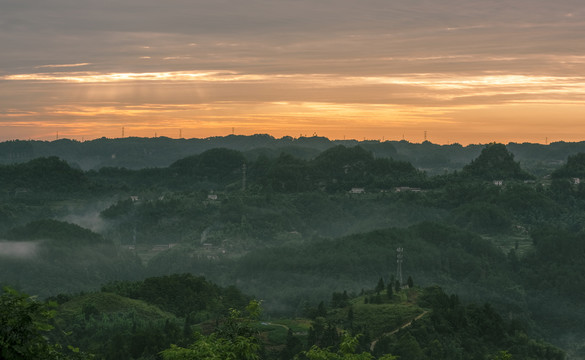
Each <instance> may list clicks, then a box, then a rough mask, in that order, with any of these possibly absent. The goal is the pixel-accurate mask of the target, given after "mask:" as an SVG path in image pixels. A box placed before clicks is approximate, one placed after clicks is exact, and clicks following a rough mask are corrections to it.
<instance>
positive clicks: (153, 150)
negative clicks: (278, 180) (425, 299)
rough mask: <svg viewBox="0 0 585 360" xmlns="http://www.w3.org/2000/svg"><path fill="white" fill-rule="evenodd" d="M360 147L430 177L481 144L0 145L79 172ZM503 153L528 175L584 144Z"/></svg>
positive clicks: (1, 153) (257, 139)
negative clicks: (220, 153) (221, 152)
mask: <svg viewBox="0 0 585 360" xmlns="http://www.w3.org/2000/svg"><path fill="white" fill-rule="evenodd" d="M358 144H359V145H360V146H361V147H362V148H364V149H366V150H368V151H371V152H372V153H373V154H374V156H375V157H376V158H387V157H391V158H393V159H395V160H404V161H408V162H410V163H412V164H413V165H414V166H415V167H417V168H419V169H423V170H426V171H427V172H428V173H429V174H441V173H444V172H445V171H452V170H456V169H461V168H462V167H463V166H464V165H466V164H468V163H470V162H471V160H473V159H474V158H476V157H477V156H478V155H479V153H480V151H481V149H482V148H483V146H484V145H481V144H477V145H468V146H461V145H459V144H452V145H438V144H433V143H431V142H428V141H425V142H423V143H410V142H407V141H404V140H403V141H383V142H381V141H375V140H364V141H357V140H329V139H327V138H324V137H300V138H292V137H283V138H279V139H277V138H274V137H272V136H270V135H251V136H244V135H229V136H225V137H212V138H205V139H171V138H166V137H158V138H135V137H129V138H118V139H107V138H100V139H95V140H91V141H84V142H79V141H74V140H68V139H60V140H55V141H37V140H30V141H23V140H17V141H6V142H3V143H0V163H4V164H9V163H13V162H25V161H28V160H31V159H34V158H36V157H41V156H44V157H46V156H57V157H59V158H61V159H64V160H66V161H68V162H69V163H71V164H76V166H78V167H79V168H81V169H84V170H89V169H99V168H101V167H124V168H128V169H140V168H146V167H166V166H169V165H170V164H172V163H173V162H175V161H177V160H179V159H182V158H185V157H187V156H190V155H195V154H200V153H202V152H204V151H206V150H209V149H213V148H227V149H232V150H238V151H240V152H242V153H243V155H244V156H245V157H246V158H247V159H249V160H255V159H256V158H258V157H259V156H266V157H268V158H274V157H277V156H279V155H280V154H281V153H286V154H290V155H292V156H294V157H297V158H300V159H305V160H307V159H312V158H314V157H316V156H317V155H318V154H319V153H321V152H322V151H324V150H326V149H328V148H331V147H334V146H337V145H344V146H346V147H352V146H355V145H358ZM506 147H507V149H508V150H509V151H510V152H511V153H513V154H514V155H515V158H516V160H517V161H519V162H520V163H521V164H522V166H523V167H524V168H525V169H527V170H530V171H531V172H532V173H534V174H537V175H540V174H544V173H546V172H548V171H549V170H551V169H554V168H556V167H558V166H560V165H561V164H562V163H563V162H564V161H565V160H566V159H567V156H569V155H573V154H576V153H578V152H585V142H576V143H566V142H555V143H551V144H548V145H542V144H532V143H510V144H507V145H506Z"/></svg>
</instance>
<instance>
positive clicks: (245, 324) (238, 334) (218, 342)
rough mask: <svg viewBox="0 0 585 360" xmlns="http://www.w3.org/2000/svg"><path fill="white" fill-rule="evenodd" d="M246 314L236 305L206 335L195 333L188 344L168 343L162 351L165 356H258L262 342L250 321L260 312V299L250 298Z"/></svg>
mask: <svg viewBox="0 0 585 360" xmlns="http://www.w3.org/2000/svg"><path fill="white" fill-rule="evenodd" d="M246 312H247V313H248V314H247V315H246V316H242V314H241V312H240V311H238V310H235V309H231V310H230V315H229V317H228V318H227V319H225V320H224V322H223V323H222V324H221V325H220V326H219V327H218V328H217V329H216V331H215V332H213V333H212V334H211V335H209V336H203V335H201V334H197V335H196V337H197V340H196V341H195V342H194V343H193V344H191V345H189V346H188V347H187V348H183V347H179V346H177V345H171V347H170V348H169V349H166V350H164V351H162V352H161V355H162V357H163V359H164V360H187V359H202V360H203V359H204V360H224V359H233V360H236V359H238V360H240V359H242V360H259V359H260V354H259V353H260V349H261V344H260V341H259V339H258V338H257V337H256V335H257V334H256V332H255V331H254V329H252V327H251V324H250V323H251V321H252V320H255V319H257V318H258V317H259V316H260V312H261V307H260V302H259V301H257V300H252V301H250V303H249V304H248V306H247V307H246Z"/></svg>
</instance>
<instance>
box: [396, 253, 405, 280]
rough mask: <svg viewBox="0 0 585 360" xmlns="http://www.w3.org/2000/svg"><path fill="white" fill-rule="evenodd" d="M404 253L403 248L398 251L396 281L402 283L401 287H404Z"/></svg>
mask: <svg viewBox="0 0 585 360" xmlns="http://www.w3.org/2000/svg"><path fill="white" fill-rule="evenodd" d="M403 251H404V249H403V248H401V247H399V248H397V249H396V280H398V281H399V282H400V286H402V256H403V254H402V252H403Z"/></svg>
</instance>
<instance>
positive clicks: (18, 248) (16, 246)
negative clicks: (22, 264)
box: [0, 240, 39, 259]
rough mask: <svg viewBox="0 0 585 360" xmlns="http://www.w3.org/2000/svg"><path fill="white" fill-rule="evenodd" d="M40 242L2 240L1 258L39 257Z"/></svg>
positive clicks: (0, 247)
mask: <svg viewBox="0 0 585 360" xmlns="http://www.w3.org/2000/svg"><path fill="white" fill-rule="evenodd" d="M38 246H39V241H7V240H0V258H3V257H5V258H6V257H7V258H11V259H32V258H34V257H35V256H36V255H37V252H38Z"/></svg>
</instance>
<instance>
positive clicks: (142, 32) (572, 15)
mask: <svg viewBox="0 0 585 360" xmlns="http://www.w3.org/2000/svg"><path fill="white" fill-rule="evenodd" d="M29 2H31V4H28V3H29ZM32 2H33V0H21V1H19V2H9V3H7V4H6V5H3V9H2V10H3V11H2V12H1V13H0V45H1V46H2V48H3V49H4V50H3V56H2V57H1V58H0V100H1V101H0V141H6V140H11V139H43V140H52V139H55V138H56V137H57V136H59V137H60V138H65V137H66V138H71V139H76V140H89V139H93V138H98V137H102V136H106V137H111V138H115V137H121V136H122V134H124V136H144V137H150V136H155V135H157V136H167V137H172V138H178V137H179V136H182V137H185V138H192V137H209V136H222V135H228V134H231V133H232V132H234V133H236V134H255V133H268V134H271V135H273V136H275V137H281V136H285V135H290V136H293V137H297V136H299V135H301V134H302V135H304V136H311V135H314V134H316V135H319V136H326V137H329V138H332V139H343V138H348V139H350V138H351V139H358V140H362V139H379V140H401V139H406V140H408V141H411V142H421V141H423V140H424V136H425V132H426V136H427V139H428V140H429V141H431V142H434V143H441V144H445V143H453V142H458V143H461V144H469V143H488V142H492V141H497V142H504V143H507V142H538V143H545V142H546V141H548V142H552V141H559V140H564V141H581V140H585V5H584V4H582V3H581V2H577V1H572V0H560V1H556V2H554V4H552V3H551V2H549V1H544V0H530V1H529V0H516V1H514V2H510V3H508V4H506V7H502V3H501V2H496V1H495V0H486V1H484V2H481V3H474V4H470V2H469V1H463V0H446V1H444V2H441V4H435V3H431V2H416V1H415V2H411V3H404V2H398V1H388V0H385V1H382V0H365V1H363V2H360V3H359V4H358V3H356V2H354V1H349V0H336V1H333V0H321V1H316V2H315V1H312V2H309V1H304V0H295V1H293V0H274V1H271V2H266V1H261V0H251V1H250V2H246V4H245V6H244V5H243V2H236V1H235V0H222V1H219V0H218V1H217V2H204V1H183V0H173V1H170V2H167V3H165V7H164V9H161V3H160V2H157V1H155V0H141V1H138V0H125V1H122V2H116V3H114V2H103V3H95V4H94V3H91V4H90V3H85V2H72V1H68V0H47V1H46V3H43V4H40V5H39V4H38V3H36V2H35V3H34V5H35V6H33V3H32ZM471 5H473V6H471ZM122 129H124V130H122ZM57 134H58V135H57Z"/></svg>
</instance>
